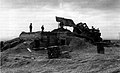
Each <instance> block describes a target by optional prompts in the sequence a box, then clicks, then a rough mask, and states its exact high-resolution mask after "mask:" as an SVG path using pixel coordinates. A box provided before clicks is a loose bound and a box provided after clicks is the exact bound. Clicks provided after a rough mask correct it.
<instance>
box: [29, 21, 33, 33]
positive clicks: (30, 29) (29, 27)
mask: <svg viewBox="0 0 120 73" xmlns="http://www.w3.org/2000/svg"><path fill="white" fill-rule="evenodd" d="M29 28H30V32H32V23H30V26H29Z"/></svg>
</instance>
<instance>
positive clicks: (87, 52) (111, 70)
mask: <svg viewBox="0 0 120 73" xmlns="http://www.w3.org/2000/svg"><path fill="white" fill-rule="evenodd" d="M81 45H84V47H79V46H80V43H79V45H76V46H77V47H76V46H74V47H72V48H74V50H72V52H70V53H69V55H70V56H71V58H61V59H47V54H46V53H47V51H45V50H41V51H32V52H29V51H28V50H26V49H24V48H22V49H21V50H18V49H16V47H15V48H12V49H14V50H11V51H9V52H8V50H7V51H5V52H2V53H0V56H1V57H0V58H1V60H0V61H1V64H0V71H1V73H120V47H105V54H97V51H96V46H93V45H87V46H85V44H81ZM76 48H77V49H76Z"/></svg>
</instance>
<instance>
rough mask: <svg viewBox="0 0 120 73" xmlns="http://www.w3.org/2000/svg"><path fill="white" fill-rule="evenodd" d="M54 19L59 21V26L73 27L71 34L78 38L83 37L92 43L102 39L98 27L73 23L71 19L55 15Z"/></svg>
mask: <svg viewBox="0 0 120 73" xmlns="http://www.w3.org/2000/svg"><path fill="white" fill-rule="evenodd" d="M56 21H57V22H60V27H63V26H69V27H73V34H74V35H75V36H77V37H80V38H85V39H86V40H89V41H91V42H92V43H95V42H100V41H102V38H101V33H100V30H99V29H95V28H94V27H93V26H92V29H90V28H89V27H88V26H87V24H86V23H82V22H80V23H78V24H75V23H74V21H73V20H72V19H67V18H62V17H57V16H56Z"/></svg>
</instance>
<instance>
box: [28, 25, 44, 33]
mask: <svg viewBox="0 0 120 73" xmlns="http://www.w3.org/2000/svg"><path fill="white" fill-rule="evenodd" d="M32 28H33V27H32V23H30V26H29V29H30V33H31V32H32ZM41 29H42V32H43V31H44V25H42V26H41Z"/></svg>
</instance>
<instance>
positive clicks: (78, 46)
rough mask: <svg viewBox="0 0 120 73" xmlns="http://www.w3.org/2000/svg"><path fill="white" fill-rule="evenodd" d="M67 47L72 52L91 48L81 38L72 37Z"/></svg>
mask: <svg viewBox="0 0 120 73" xmlns="http://www.w3.org/2000/svg"><path fill="white" fill-rule="evenodd" d="M69 46H70V47H71V49H72V50H82V49H87V48H88V47H91V46H93V45H92V44H90V43H89V42H86V41H85V39H83V38H78V37H74V38H73V39H72V41H71V42H70V44H69Z"/></svg>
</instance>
